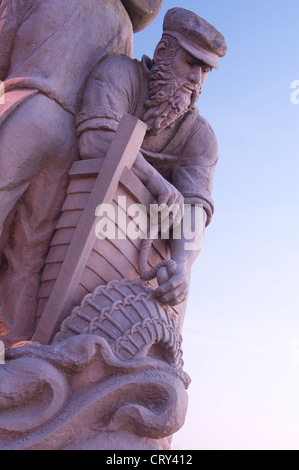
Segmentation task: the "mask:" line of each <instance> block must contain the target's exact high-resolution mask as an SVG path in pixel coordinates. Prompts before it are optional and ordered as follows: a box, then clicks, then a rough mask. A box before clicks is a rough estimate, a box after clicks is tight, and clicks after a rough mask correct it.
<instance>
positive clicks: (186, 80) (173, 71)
mask: <svg viewBox="0 0 299 470" xmlns="http://www.w3.org/2000/svg"><path fill="white" fill-rule="evenodd" d="M210 71H211V67H210V66H209V65H206V64H205V63H203V62H201V61H200V60H198V59H197V58H195V57H193V56H192V55H191V54H189V52H187V51H186V50H185V49H183V48H182V47H181V46H180V45H179V44H178V42H177V40H176V39H175V38H172V37H170V36H168V37H164V38H162V40H161V41H160V43H159V44H158V46H157V48H156V51H155V56H154V66H153V68H152V76H151V79H150V82H149V91H150V100H148V101H147V102H146V103H145V105H146V108H147V111H146V112H145V114H144V116H143V121H144V122H146V123H147V125H148V134H149V135H157V134H159V133H160V132H161V131H162V130H163V129H165V128H167V127H172V126H173V125H174V124H175V122H176V121H177V119H179V118H180V117H182V116H183V115H184V114H185V113H187V112H193V111H194V109H195V108H194V105H195V103H196V101H197V100H198V97H199V95H200V93H201V88H202V85H203V83H204V81H205V80H206V78H207V75H208V73H209V72H210Z"/></svg>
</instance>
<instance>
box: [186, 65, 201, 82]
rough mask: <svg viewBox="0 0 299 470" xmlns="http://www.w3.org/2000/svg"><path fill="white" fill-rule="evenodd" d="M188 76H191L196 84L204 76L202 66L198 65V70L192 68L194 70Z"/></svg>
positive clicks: (191, 79)
mask: <svg viewBox="0 0 299 470" xmlns="http://www.w3.org/2000/svg"><path fill="white" fill-rule="evenodd" d="M188 78H189V80H190V82H191V83H194V84H195V85H197V84H198V83H200V82H201V78H202V71H201V67H198V69H197V70H192V72H191V73H190V74H189V76H188Z"/></svg>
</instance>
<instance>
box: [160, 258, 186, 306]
mask: <svg viewBox="0 0 299 470" xmlns="http://www.w3.org/2000/svg"><path fill="white" fill-rule="evenodd" d="M157 280H158V284H159V287H158V288H157V289H156V290H155V291H154V294H153V295H154V297H155V298H156V299H157V300H159V301H160V302H162V303H165V304H168V305H178V304H180V303H182V302H184V301H185V300H186V298H187V295H188V290H189V285H188V281H187V272H186V268H185V266H184V263H183V265H182V264H178V265H177V268H176V270H175V272H174V273H173V274H172V275H169V274H168V271H167V268H165V267H163V268H160V269H159V270H158V272H157Z"/></svg>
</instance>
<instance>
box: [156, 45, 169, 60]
mask: <svg viewBox="0 0 299 470" xmlns="http://www.w3.org/2000/svg"><path fill="white" fill-rule="evenodd" d="M167 51H168V44H167V41H166V40H165V39H161V41H160V42H159V44H158V45H157V47H156V49H155V52H154V62H155V63H156V62H160V61H161V60H162V59H164V58H165V56H166V55H167Z"/></svg>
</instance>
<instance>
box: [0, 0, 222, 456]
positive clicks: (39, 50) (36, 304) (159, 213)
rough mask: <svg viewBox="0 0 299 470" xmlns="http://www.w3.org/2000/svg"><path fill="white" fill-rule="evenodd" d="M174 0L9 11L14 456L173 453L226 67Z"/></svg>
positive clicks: (5, 134)
mask: <svg viewBox="0 0 299 470" xmlns="http://www.w3.org/2000/svg"><path fill="white" fill-rule="evenodd" d="M161 5H162V0H122V1H120V0H105V1H104V0H88V1H87V0H72V1H61V0H59V1H58V0H26V1H25V0H14V1H13V0H3V1H2V2H1V3H0V46H1V55H0V80H1V82H2V83H1V90H2V91H3V93H2V94H1V97H0V98H1V100H0V308H1V312H0V333H1V336H0V340H1V343H0V344H1V346H3V345H4V346H5V348H6V349H5V352H4V353H3V352H2V348H1V351H0V353H1V357H0V448H1V449H2V450H25V449H31V450H58V449H66V450H80V449H82V450H96V449H98V450H101V449H102V450H121V449H123V450H127V449H136V450H138V449H140V450H142V449H149V450H163V449H169V448H170V446H171V437H172V435H173V434H174V433H175V432H176V431H178V430H179V429H180V428H181V427H182V426H183V424H184V420H185V416H186V412H187V404H188V395H187V389H188V386H189V384H190V378H189V376H188V374H187V373H186V372H185V371H184V369H183V352H182V331H183V323H184V317H185V313H186V304H187V299H188V289H189V282H190V276H191V268H192V264H193V262H194V260H195V259H196V257H197V256H198V254H199V252H200V250H201V246H202V240H203V235H204V230H205V227H206V226H207V225H208V224H209V223H210V222H211V219H212V215H213V211H214V205H213V199H212V186H213V175H214V171H215V168H216V164H217V159H218V145H217V140H216V137H215V134H214V132H213V130H212V128H211V126H210V125H209V123H208V122H207V121H206V120H205V119H204V118H203V117H202V116H201V115H200V114H199V112H198V110H197V108H196V106H195V103H196V102H197V100H198V98H199V95H200V93H201V92H202V87H203V83H204V81H205V80H206V79H207V77H208V75H209V73H210V72H211V71H212V69H217V68H218V67H219V58H221V57H223V56H224V55H225V53H226V44H225V40H224V38H223V36H222V34H221V33H219V32H218V31H217V30H216V29H215V28H214V27H213V26H212V25H210V24H209V23H207V22H206V21H205V20H204V19H202V18H200V17H199V16H197V15H196V14H194V13H193V12H191V11H188V10H185V9H183V8H176V7H175V8H172V9H171V10H169V11H168V12H167V14H166V15H165V18H164V24H163V32H162V37H161V39H160V41H158V43H157V47H156V49H155V52H154V57H153V58H149V57H146V56H144V57H143V58H142V60H141V61H137V60H135V59H134V55H133V33H134V32H137V31H140V30H142V29H144V28H145V27H146V26H147V25H149V24H150V23H151V22H152V21H153V20H154V19H155V17H156V16H157V15H158V14H159V11H160V8H161Z"/></svg>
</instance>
